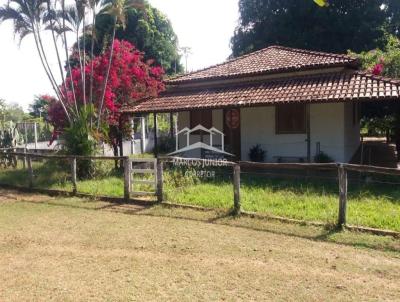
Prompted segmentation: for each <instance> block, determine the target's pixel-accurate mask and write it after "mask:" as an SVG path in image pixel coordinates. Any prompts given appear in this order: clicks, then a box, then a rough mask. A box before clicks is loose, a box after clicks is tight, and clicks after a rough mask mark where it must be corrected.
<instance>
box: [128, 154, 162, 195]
mask: <svg viewBox="0 0 400 302" xmlns="http://www.w3.org/2000/svg"><path fill="white" fill-rule="evenodd" d="M130 165H131V173H130V183H131V184H130V186H131V187H130V194H131V195H132V196H145V195H152V196H153V195H156V194H157V159H155V158H154V159H153V158H143V159H142V158H140V159H138V158H135V159H130ZM144 175H151V177H150V179H147V178H146V179H142V178H138V177H137V176H144ZM137 185H149V186H151V188H152V189H151V190H150V191H143V190H142V191H141V190H136V187H137Z"/></svg>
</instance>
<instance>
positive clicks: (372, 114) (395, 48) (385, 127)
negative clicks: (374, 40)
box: [349, 36, 400, 160]
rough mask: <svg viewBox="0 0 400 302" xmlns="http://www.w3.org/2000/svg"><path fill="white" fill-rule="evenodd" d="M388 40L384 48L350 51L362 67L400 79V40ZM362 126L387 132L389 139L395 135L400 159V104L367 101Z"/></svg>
mask: <svg viewBox="0 0 400 302" xmlns="http://www.w3.org/2000/svg"><path fill="white" fill-rule="evenodd" d="M387 40H388V42H387V44H386V45H385V47H383V48H382V49H374V50H371V51H364V52H361V53H360V54H357V53H354V52H349V54H350V55H353V56H356V57H358V58H359V60H360V61H361V64H362V68H363V69H364V70H366V71H368V72H370V73H373V74H374V75H377V76H385V77H391V78H395V79H396V78H397V79H400V41H399V39H398V38H397V37H395V36H388V38H387ZM361 122H362V126H363V127H365V128H366V129H367V130H368V132H369V133H372V134H382V133H383V134H385V135H386V138H387V140H388V141H389V140H390V138H391V136H393V135H394V136H395V141H396V145H397V148H398V150H399V152H398V156H399V160H400V106H399V105H398V104H396V103H392V102H388V103H379V104H378V103H366V104H364V106H363V107H362V120H361Z"/></svg>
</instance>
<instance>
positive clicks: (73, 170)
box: [71, 157, 78, 194]
mask: <svg viewBox="0 0 400 302" xmlns="http://www.w3.org/2000/svg"><path fill="white" fill-rule="evenodd" d="M71 178H72V193H73V194H76V192H77V191H78V188H77V185H76V157H74V158H72V160H71Z"/></svg>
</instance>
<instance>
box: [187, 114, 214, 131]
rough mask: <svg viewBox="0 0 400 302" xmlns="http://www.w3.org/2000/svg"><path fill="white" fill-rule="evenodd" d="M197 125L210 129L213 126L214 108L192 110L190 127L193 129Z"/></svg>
mask: <svg viewBox="0 0 400 302" xmlns="http://www.w3.org/2000/svg"><path fill="white" fill-rule="evenodd" d="M197 125H202V126H203V127H205V128H207V129H210V128H211V127H212V110H195V111H190V128H191V129H193V128H194V127H196V126H197Z"/></svg>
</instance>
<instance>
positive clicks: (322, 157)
mask: <svg viewBox="0 0 400 302" xmlns="http://www.w3.org/2000/svg"><path fill="white" fill-rule="evenodd" d="M314 162H316V163H333V162H334V159H333V158H332V157H330V156H329V155H328V154H326V153H325V152H323V151H321V152H320V153H319V154H317V155H315V156H314Z"/></svg>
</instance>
